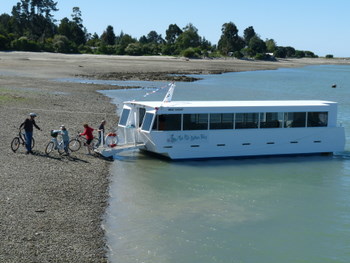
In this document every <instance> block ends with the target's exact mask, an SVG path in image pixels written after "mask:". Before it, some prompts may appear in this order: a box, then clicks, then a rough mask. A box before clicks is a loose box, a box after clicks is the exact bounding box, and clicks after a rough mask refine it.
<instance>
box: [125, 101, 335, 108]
mask: <svg viewBox="0 0 350 263" xmlns="http://www.w3.org/2000/svg"><path fill="white" fill-rule="evenodd" d="M124 104H126V105H140V106H143V107H149V108H154V109H166V108H201V109H205V108H255V107H293V108H294V107H301V108H302V107H306V108H308V107H327V106H330V105H331V104H337V103H336V102H332V101H323V100H256V101H248V100H247V101H244V100H242V101H228V100H227V101H225V100H223V101H171V102H167V103H163V102H161V101H128V102H125V103H124Z"/></svg>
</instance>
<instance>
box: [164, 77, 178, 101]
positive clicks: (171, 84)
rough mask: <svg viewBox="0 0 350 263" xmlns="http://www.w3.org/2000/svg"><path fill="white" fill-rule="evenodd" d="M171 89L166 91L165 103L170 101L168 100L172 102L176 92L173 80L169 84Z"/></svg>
mask: <svg viewBox="0 0 350 263" xmlns="http://www.w3.org/2000/svg"><path fill="white" fill-rule="evenodd" d="M169 86H170V87H169V90H168V92H167V93H166V95H165V97H164V99H163V103H168V102H171V99H172V97H173V93H174V89H175V83H174V82H172V83H170V84H169Z"/></svg>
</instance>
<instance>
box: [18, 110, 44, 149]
mask: <svg viewBox="0 0 350 263" xmlns="http://www.w3.org/2000/svg"><path fill="white" fill-rule="evenodd" d="M36 116H37V115H36V113H29V118H27V119H26V120H25V121H24V122H23V123H22V124H21V125H20V126H19V128H20V129H21V128H23V129H24V135H25V137H26V149H27V153H26V154H29V153H30V154H33V151H32V138H33V127H35V128H37V129H38V130H39V131H40V130H41V129H40V128H39V126H38V125H36V123H35V120H34V119H35V117H36Z"/></svg>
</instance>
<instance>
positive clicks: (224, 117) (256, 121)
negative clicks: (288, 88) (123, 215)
mask: <svg viewBox="0 0 350 263" xmlns="http://www.w3.org/2000/svg"><path fill="white" fill-rule="evenodd" d="M174 88H175V85H174V84H172V85H171V86H170V88H169V91H168V93H167V95H166V97H165V99H164V100H163V101H128V102H125V103H124V106H123V111H122V114H121V117H120V121H119V125H118V132H119V136H120V135H122V136H121V137H123V138H124V141H123V142H122V144H123V145H134V146H135V147H137V148H139V149H141V150H143V151H148V152H152V153H156V154H159V155H162V156H165V157H168V158H170V159H190V158H215V157H235V156H259V155H285V154H318V153H334V152H338V151H343V150H344V146H345V132H344V128H343V127H341V126H338V124H337V103H336V102H332V101H321V100H283V101H172V100H171V97H172V94H173V91H174ZM119 147H123V146H119ZM117 148H118V146H117V147H116V149H115V151H118V149H117ZM112 152H113V151H112Z"/></svg>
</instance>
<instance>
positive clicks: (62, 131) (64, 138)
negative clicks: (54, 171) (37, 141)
mask: <svg viewBox="0 0 350 263" xmlns="http://www.w3.org/2000/svg"><path fill="white" fill-rule="evenodd" d="M55 134H56V135H55ZM57 134H59V135H61V136H62V141H63V145H64V151H65V152H66V154H67V155H69V151H68V145H69V134H68V131H67V129H66V127H65V126H64V125H61V127H60V129H59V130H52V131H51V136H52V135H55V136H53V137H54V138H56V136H57ZM55 143H56V145H55V147H57V144H58V142H57V139H56V140H55Z"/></svg>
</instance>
